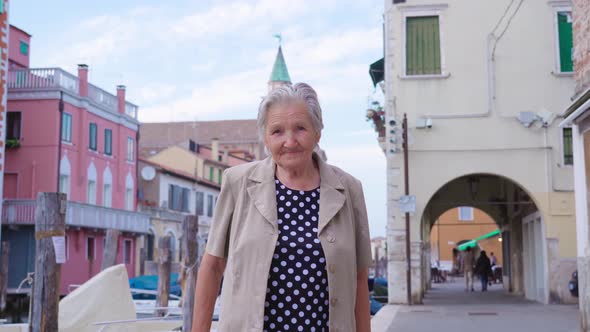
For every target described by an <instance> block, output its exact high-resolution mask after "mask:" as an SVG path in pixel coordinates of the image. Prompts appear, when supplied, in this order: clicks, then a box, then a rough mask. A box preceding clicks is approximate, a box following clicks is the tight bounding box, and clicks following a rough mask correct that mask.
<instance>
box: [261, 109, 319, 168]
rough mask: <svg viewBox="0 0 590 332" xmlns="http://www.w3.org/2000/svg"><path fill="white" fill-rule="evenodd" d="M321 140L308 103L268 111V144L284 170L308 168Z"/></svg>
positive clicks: (266, 140) (266, 137) (266, 143)
mask: <svg viewBox="0 0 590 332" xmlns="http://www.w3.org/2000/svg"><path fill="white" fill-rule="evenodd" d="M319 140H320V134H319V133H318V132H316V130H315V128H314V127H313V124H312V122H311V119H310V116H309V112H308V111H307V106H306V105H305V104H304V103H298V102H297V103H288V104H279V105H275V106H273V107H271V108H270V109H269V110H268V114H267V118H266V130H265V133H264V144H265V145H266V147H267V148H268V150H269V151H270V154H271V155H272V158H273V159H274V161H275V162H276V163H277V165H279V166H280V167H282V168H286V169H298V168H304V167H306V166H307V165H308V163H309V162H310V161H311V158H312V153H313V149H314V148H315V146H316V144H317V143H318V142H319Z"/></svg>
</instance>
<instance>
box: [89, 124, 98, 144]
mask: <svg viewBox="0 0 590 332" xmlns="http://www.w3.org/2000/svg"><path fill="white" fill-rule="evenodd" d="M89 148H90V150H95V151H96V123H91V124H90V142H89Z"/></svg>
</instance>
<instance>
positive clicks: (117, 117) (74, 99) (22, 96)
mask: <svg viewBox="0 0 590 332" xmlns="http://www.w3.org/2000/svg"><path fill="white" fill-rule="evenodd" d="M60 91H61V92H63V93H64V101H65V102H66V103H68V104H71V105H74V106H76V107H79V108H84V109H86V110H88V112H90V113H92V114H94V115H96V116H99V117H101V118H104V119H107V120H109V121H111V122H114V123H117V124H120V125H122V126H124V127H126V128H129V129H131V130H133V131H137V130H139V121H137V120H135V119H131V118H130V117H129V116H127V115H123V114H119V113H117V114H115V113H113V112H111V111H108V110H106V109H105V108H104V107H101V106H100V105H98V104H96V103H94V102H93V101H92V100H90V99H88V98H84V97H80V96H77V95H75V94H73V93H71V92H70V91H68V90H63V89H47V90H42V89H38V90H31V91H8V100H9V101H10V100H40V99H59V98H60V95H59V93H60Z"/></svg>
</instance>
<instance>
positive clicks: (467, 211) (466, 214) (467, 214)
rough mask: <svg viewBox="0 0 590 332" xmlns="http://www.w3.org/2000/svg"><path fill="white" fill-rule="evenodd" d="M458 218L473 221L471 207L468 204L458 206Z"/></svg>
mask: <svg viewBox="0 0 590 332" xmlns="http://www.w3.org/2000/svg"><path fill="white" fill-rule="evenodd" d="M459 220H460V221H473V208H472V207H470V206H460V207H459Z"/></svg>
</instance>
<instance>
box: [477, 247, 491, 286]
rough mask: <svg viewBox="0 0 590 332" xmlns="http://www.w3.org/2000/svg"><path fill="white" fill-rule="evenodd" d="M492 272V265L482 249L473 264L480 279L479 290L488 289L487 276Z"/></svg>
mask: <svg viewBox="0 0 590 332" xmlns="http://www.w3.org/2000/svg"><path fill="white" fill-rule="evenodd" d="M491 272H492V265H491V263H490V259H489V258H488V255H487V254H486V251H485V250H482V251H481V253H480V254H479V258H478V259H477V263H476V264H475V273H477V274H479V278H480V280H481V291H482V292H485V291H487V290H488V277H489V275H490V273H491Z"/></svg>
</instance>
